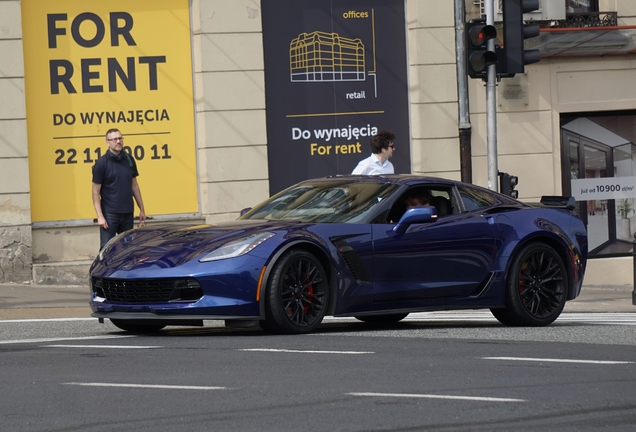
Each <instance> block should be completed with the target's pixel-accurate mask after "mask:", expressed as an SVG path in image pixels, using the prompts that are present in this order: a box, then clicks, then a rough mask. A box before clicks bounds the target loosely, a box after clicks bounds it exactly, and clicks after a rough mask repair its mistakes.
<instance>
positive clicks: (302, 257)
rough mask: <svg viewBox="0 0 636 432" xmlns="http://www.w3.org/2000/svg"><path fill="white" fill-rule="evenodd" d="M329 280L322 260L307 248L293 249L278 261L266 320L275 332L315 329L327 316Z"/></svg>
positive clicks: (268, 294) (263, 324)
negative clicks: (321, 262) (306, 249)
mask: <svg viewBox="0 0 636 432" xmlns="http://www.w3.org/2000/svg"><path fill="white" fill-rule="evenodd" d="M328 301H329V281H328V279H327V273H326V272H325V269H324V268H323V266H322V264H320V261H318V259H317V258H316V257H315V256H314V255H313V254H311V253H309V252H307V251H304V250H298V249H294V250H290V251H288V252H286V253H285V254H283V256H281V258H280V259H279V260H278V261H277V262H276V263H275V264H274V267H273V268H272V274H271V277H270V278H269V281H268V283H267V289H266V294H265V321H264V322H263V321H262V322H261V327H262V328H263V329H265V330H267V331H270V332H273V333H284V334H298V333H308V332H311V331H313V330H315V329H316V328H317V327H318V326H319V325H320V323H321V322H322V319H323V318H324V316H325V312H326V309H327V305H328Z"/></svg>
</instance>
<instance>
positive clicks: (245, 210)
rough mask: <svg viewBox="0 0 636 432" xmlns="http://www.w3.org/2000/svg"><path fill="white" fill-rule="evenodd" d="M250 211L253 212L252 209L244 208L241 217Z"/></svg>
mask: <svg viewBox="0 0 636 432" xmlns="http://www.w3.org/2000/svg"><path fill="white" fill-rule="evenodd" d="M250 210H252V207H247V208H244V209H243V210H241V216H243V215H244V214H245V213H247V212H248V211H250Z"/></svg>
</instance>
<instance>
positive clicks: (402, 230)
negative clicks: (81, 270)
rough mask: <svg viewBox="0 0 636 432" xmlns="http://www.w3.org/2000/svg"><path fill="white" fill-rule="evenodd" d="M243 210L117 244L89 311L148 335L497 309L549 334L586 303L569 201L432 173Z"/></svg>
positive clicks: (316, 186)
mask: <svg viewBox="0 0 636 432" xmlns="http://www.w3.org/2000/svg"><path fill="white" fill-rule="evenodd" d="M414 197H415V198H419V199H420V202H417V203H416V204H418V205H416V206H414V207H411V205H412V204H413V198H414ZM242 213H243V214H242V215H241V216H240V217H239V218H238V219H237V220H236V221H232V222H227V223H219V224H215V225H198V226H187V227H186V226H183V225H174V224H163V225H152V226H149V227H145V228H138V229H133V230H130V231H127V232H125V233H123V234H121V235H119V236H118V237H115V238H114V239H112V240H111V241H110V242H109V243H108V244H107V245H106V246H105V247H104V249H103V250H102V251H101V252H100V254H99V256H98V257H97V258H96V259H95V262H94V263H93V264H92V266H91V269H90V278H91V292H92V295H91V300H90V306H91V308H92V311H93V313H92V316H94V317H97V318H99V319H100V321H102V322H103V319H105V318H107V319H110V320H111V321H112V323H113V324H115V325H116V326H117V327H119V328H121V329H123V330H126V331H130V332H140V333H144V332H154V331H158V330H161V329H162V328H163V327H165V326H167V325H203V320H225V325H226V326H230V327H249V326H258V325H260V326H261V327H262V328H264V329H266V330H268V331H271V332H275V333H305V332H310V331H312V330H314V329H316V328H317V327H318V326H319V325H320V323H321V321H322V320H323V317H325V316H326V315H332V316H338V317H343V316H349V317H355V318H357V319H360V320H362V321H366V322H374V323H394V322H397V321H399V320H401V319H403V318H404V317H406V316H407V315H408V314H409V313H410V312H422V311H434V310H448V309H482V308H487V309H490V311H491V312H492V313H493V315H494V316H495V317H496V318H497V319H498V320H499V321H500V322H502V323H503V324H506V325H514V326H544V325H548V324H550V323H552V322H553V321H554V320H555V319H556V318H557V317H558V316H559V314H560V313H561V311H562V310H563V307H564V305H565V302H566V301H567V300H572V299H574V298H576V297H577V296H578V295H579V293H580V290H581V284H582V281H583V274H584V272H585V264H586V260H587V233H586V230H585V226H584V225H583V223H582V222H581V220H580V219H579V217H578V215H577V213H576V211H575V202H574V200H573V199H572V198H568V197H552V196H550V197H543V198H542V200H541V203H537V204H532V205H531V204H524V203H522V202H519V201H517V200H515V199H513V198H511V197H509V196H506V195H502V194H498V193H496V192H493V191H491V190H488V189H484V188H481V187H478V186H475V185H471V184H466V183H461V182H458V181H452V180H444V179H439V178H432V177H418V176H412V175H385V176H336V177H329V178H320V179H314V180H308V181H304V182H301V183H298V184H296V185H294V186H291V187H289V188H288V189H286V190H284V191H282V192H280V193H278V194H276V195H274V196H273V197H271V198H269V199H267V200H265V201H264V202H262V203H261V204H259V205H257V206H256V207H254V208H252V209H246V210H245V211H244V212H242Z"/></svg>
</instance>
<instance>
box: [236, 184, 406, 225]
mask: <svg viewBox="0 0 636 432" xmlns="http://www.w3.org/2000/svg"><path fill="white" fill-rule="evenodd" d="M398 187H399V185H396V184H393V183H381V182H376V181H370V182H361V181H355V182H352V181H342V182H338V181H322V182H321V181H312V182H304V183H300V184H297V185H295V186H292V187H290V188H288V189H285V190H284V191H282V192H280V193H278V194H276V195H274V196H273V197H271V198H269V199H268V200H266V201H264V202H262V203H261V204H259V205H258V206H256V207H254V208H253V209H252V210H250V211H249V212H247V213H246V214H244V215H243V216H241V217H240V218H239V219H267V220H295V221H301V222H316V223H360V222H363V221H364V220H365V218H366V217H367V216H368V215H370V214H371V213H372V212H373V210H374V209H375V208H376V207H377V206H378V205H379V204H380V202H382V200H384V199H386V198H388V197H389V196H390V195H391V194H392V193H393V192H394V191H395V190H396V189H397V188H398Z"/></svg>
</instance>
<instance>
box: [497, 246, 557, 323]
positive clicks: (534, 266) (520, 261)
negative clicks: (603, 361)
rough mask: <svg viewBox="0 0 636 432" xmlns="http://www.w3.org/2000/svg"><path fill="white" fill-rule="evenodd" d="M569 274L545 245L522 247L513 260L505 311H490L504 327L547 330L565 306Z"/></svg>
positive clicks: (554, 253) (554, 252)
mask: <svg viewBox="0 0 636 432" xmlns="http://www.w3.org/2000/svg"><path fill="white" fill-rule="evenodd" d="M567 287H568V273H567V270H566V268H565V265H564V264H563V261H562V260H561V257H559V254H558V253H557V252H556V251H555V250H554V249H553V248H552V247H550V246H548V245H546V244H543V243H531V244H529V245H527V246H525V247H523V248H522V249H521V250H520V251H519V253H518V254H517V256H516V257H515V258H514V260H513V262H512V265H511V267H510V273H509V276H508V281H507V283H506V308H505V309H491V312H492V314H493V315H494V316H495V318H497V319H498V320H499V321H500V322H501V323H502V324H506V325H513V326H533V327H536V326H545V325H548V324H551V323H552V322H554V320H556V319H557V318H558V317H559V315H560V314H561V312H562V311H563V307H564V306H565V300H566V296H567Z"/></svg>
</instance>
